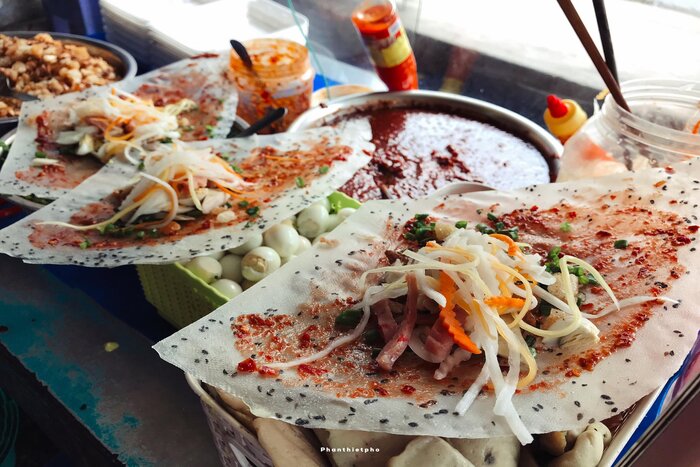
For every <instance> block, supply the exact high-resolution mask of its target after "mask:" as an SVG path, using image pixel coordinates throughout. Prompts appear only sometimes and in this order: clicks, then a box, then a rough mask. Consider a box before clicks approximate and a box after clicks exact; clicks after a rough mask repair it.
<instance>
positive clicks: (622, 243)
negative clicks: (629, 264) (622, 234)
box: [613, 240, 629, 250]
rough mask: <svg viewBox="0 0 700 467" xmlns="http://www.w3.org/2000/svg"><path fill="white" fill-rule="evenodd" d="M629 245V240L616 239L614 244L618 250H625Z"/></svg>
mask: <svg viewBox="0 0 700 467" xmlns="http://www.w3.org/2000/svg"><path fill="white" fill-rule="evenodd" d="M627 245H629V242H628V241H627V240H615V243H614V244H613V246H614V247H615V248H617V249H618V250H624V249H625V248H627Z"/></svg>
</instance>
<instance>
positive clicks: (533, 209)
mask: <svg viewBox="0 0 700 467" xmlns="http://www.w3.org/2000/svg"><path fill="white" fill-rule="evenodd" d="M539 208H540V207H539V206H533V207H531V208H530V211H532V212H535V211H537V210H538V209H539Z"/></svg>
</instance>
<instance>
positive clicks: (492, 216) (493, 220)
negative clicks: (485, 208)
mask: <svg viewBox="0 0 700 467" xmlns="http://www.w3.org/2000/svg"><path fill="white" fill-rule="evenodd" d="M486 218H487V219H488V220H490V221H491V222H498V217H496V215H495V214H494V213H492V212H490V213H488V214H486Z"/></svg>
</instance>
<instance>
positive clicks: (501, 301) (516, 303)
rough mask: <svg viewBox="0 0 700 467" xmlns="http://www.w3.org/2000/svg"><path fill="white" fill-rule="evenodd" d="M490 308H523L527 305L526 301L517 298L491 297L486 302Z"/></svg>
mask: <svg viewBox="0 0 700 467" xmlns="http://www.w3.org/2000/svg"><path fill="white" fill-rule="evenodd" d="M484 303H486V304H487V305H488V306H495V307H498V308H522V307H523V305H525V300H523V299H522V298H516V297H503V296H498V297H489V298H487V299H486V300H484Z"/></svg>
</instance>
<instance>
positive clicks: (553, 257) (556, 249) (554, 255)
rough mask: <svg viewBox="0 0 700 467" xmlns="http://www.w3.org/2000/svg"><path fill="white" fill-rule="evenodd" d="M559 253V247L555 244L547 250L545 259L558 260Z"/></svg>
mask: <svg viewBox="0 0 700 467" xmlns="http://www.w3.org/2000/svg"><path fill="white" fill-rule="evenodd" d="M559 253H561V247H560V246H555V247H554V248H552V249H551V250H549V253H547V259H548V260H550V261H557V262H559Z"/></svg>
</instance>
